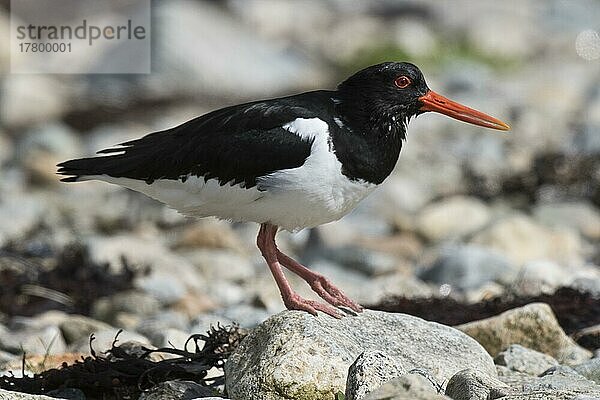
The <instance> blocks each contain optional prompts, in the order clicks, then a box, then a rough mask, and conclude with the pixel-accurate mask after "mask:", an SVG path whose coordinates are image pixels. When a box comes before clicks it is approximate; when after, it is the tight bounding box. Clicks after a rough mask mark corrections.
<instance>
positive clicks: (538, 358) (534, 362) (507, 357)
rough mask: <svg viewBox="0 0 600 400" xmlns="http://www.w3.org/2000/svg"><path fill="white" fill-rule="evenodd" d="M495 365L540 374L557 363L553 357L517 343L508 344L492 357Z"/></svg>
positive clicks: (530, 373)
mask: <svg viewBox="0 0 600 400" xmlns="http://www.w3.org/2000/svg"><path fill="white" fill-rule="evenodd" d="M494 361H495V363H496V365H503V366H505V367H507V368H508V369H510V370H513V371H517V372H524V373H526V374H529V375H540V374H541V373H543V372H544V371H546V370H548V369H549V368H552V367H555V366H557V365H558V361H556V360H555V359H554V358H553V357H550V356H549V355H547V354H544V353H540V352H539V351H535V350H531V349H528V348H526V347H523V346H521V345H518V344H513V345H510V346H509V347H508V348H507V349H506V350H504V351H502V352H501V353H500V354H498V355H497V356H496V358H495V359H494Z"/></svg>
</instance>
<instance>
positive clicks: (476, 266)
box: [420, 244, 518, 290]
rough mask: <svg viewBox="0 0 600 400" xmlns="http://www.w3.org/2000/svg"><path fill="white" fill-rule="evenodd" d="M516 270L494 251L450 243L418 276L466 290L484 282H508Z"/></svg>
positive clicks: (514, 275) (481, 247) (515, 273)
mask: <svg viewBox="0 0 600 400" xmlns="http://www.w3.org/2000/svg"><path fill="white" fill-rule="evenodd" d="M517 271H518V270H517V268H516V266H515V265H514V264H513V263H511V262H510V261H509V260H508V259H507V258H506V257H504V256H503V255H502V254H501V253H499V252H497V251H494V250H491V249H488V248H485V247H483V246H477V245H472V244H470V245H452V246H446V247H444V248H442V249H441V251H440V255H439V256H438V258H437V259H436V260H435V261H434V263H433V265H432V266H431V267H430V268H428V269H426V270H424V271H423V272H422V273H421V274H420V278H421V279H423V280H425V281H431V282H435V283H437V284H449V285H451V286H452V287H456V288H457V289H460V290H467V289H475V288H478V287H480V286H481V285H483V284H485V283H487V282H494V281H502V282H509V281H510V280H512V279H514V278H515V277H516V275H517Z"/></svg>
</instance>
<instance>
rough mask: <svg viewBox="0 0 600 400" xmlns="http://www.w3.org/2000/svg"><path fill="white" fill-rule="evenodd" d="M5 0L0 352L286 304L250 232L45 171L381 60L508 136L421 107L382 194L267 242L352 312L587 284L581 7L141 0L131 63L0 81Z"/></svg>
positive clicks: (588, 122) (55, 348) (593, 77)
mask: <svg viewBox="0 0 600 400" xmlns="http://www.w3.org/2000/svg"><path fill="white" fill-rule="evenodd" d="M6 3H7V2H6V1H3V2H0V4H1V5H2V6H1V7H0V71H1V72H2V76H0V87H1V89H0V361H2V357H4V358H6V359H10V358H11V357H14V354H17V353H18V352H19V351H20V349H27V350H28V351H30V352H33V353H35V352H38V353H39V352H42V353H43V352H45V351H50V352H56V353H60V352H64V351H65V350H67V349H68V350H71V351H87V349H88V343H87V340H88V337H87V335H88V334H89V333H90V332H92V331H94V332H104V331H106V332H109V333H106V335H105V336H106V340H112V337H113V335H114V331H115V328H124V329H125V330H126V332H125V334H126V335H127V336H126V337H125V340H126V339H129V338H133V339H136V340H140V341H143V342H146V343H147V342H150V343H153V344H155V345H157V346H162V345H167V343H168V342H171V343H174V344H176V345H178V346H180V345H181V344H182V343H183V341H185V339H186V338H187V337H188V335H189V334H190V333H192V332H203V331H205V330H206V329H208V326H209V325H210V324H211V323H216V322H217V321H220V322H222V323H229V322H231V321H237V322H239V323H240V324H241V325H242V326H244V327H252V326H254V325H256V324H257V323H259V322H260V321H262V320H264V319H265V318H267V317H268V316H269V315H271V314H273V313H275V312H278V311H280V310H282V309H283V304H282V302H281V299H280V298H279V293H278V291H277V287H276V285H275V284H274V282H273V279H272V277H271V276H270V274H269V272H268V269H267V268H266V266H265V265H264V262H263V260H262V258H261V257H260V254H259V252H258V251H257V250H256V248H255V245H254V243H255V235H256V233H257V229H258V228H257V226H256V224H230V223H227V222H223V221H217V220H214V219H206V220H189V219H186V218H184V217H182V216H180V215H178V214H177V213H176V212H174V211H173V210H170V209H167V208H166V207H164V206H162V205H161V204H159V203H156V202H155V201H153V200H151V199H149V198H146V197H144V196H143V195H140V194H138V193H134V192H130V191H127V190H125V189H122V188H119V187H115V186H111V185H108V184H105V183H95V182H88V183H82V184H62V183H59V182H58V178H57V176H56V175H55V165H56V163H58V162H60V161H64V160H67V159H70V158H74V157H81V156H87V155H91V154H93V153H94V152H96V151H97V150H100V149H103V148H106V147H109V146H111V145H114V144H116V143H120V142H124V141H127V140H129V139H132V138H137V137H140V136H142V135H144V134H146V133H149V132H151V131H156V130H162V129H166V128H169V127H172V126H175V125H178V124H180V123H182V122H184V121H186V120H188V119H191V118H193V117H195V116H198V115H201V114H203V113H205V112H208V111H210V110H213V109H216V108H219V107H223V106H226V105H230V104H235V103H239V102H244V101H249V100H255V99H258V98H269V97H276V96H279V95H287V94H291V93H296V92H300V91H306V90H313V89H320V88H335V86H336V84H337V83H338V82H340V81H341V80H343V79H345V78H346V77H347V76H349V75H351V74H352V73H353V72H355V71H357V70H358V69H360V68H362V67H365V66H368V65H371V64H375V63H378V62H382V61H410V62H413V63H415V64H417V65H418V66H419V67H420V68H421V70H422V71H423V73H424V74H425V77H426V79H427V81H428V84H429V86H430V87H431V88H432V89H434V90H435V91H437V92H439V93H441V94H443V95H446V96H448V97H450V98H452V99H454V100H457V101H460V102H462V103H464V104H466V105H469V106H472V107H474V108H476V109H478V110H481V111H484V112H486V113H489V114H491V115H494V116H495V117H498V118H500V119H502V120H504V121H506V122H508V123H509V124H510V125H511V126H512V131H511V132H509V133H499V132H496V131H491V130H484V129H481V128H477V127H472V126H468V125H466V124H463V123H459V122H457V121H454V120H451V119H448V118H445V117H442V116H437V115H430V114H426V115H423V116H420V117H419V118H417V119H416V120H413V121H412V122H411V126H410V128H409V132H408V140H407V142H406V143H405V145H404V147H403V149H402V154H401V157H400V160H399V162H398V165H397V167H396V170H395V172H394V173H393V175H392V176H390V177H389V178H388V179H387V181H386V182H385V184H384V185H383V186H382V187H381V188H380V189H379V190H378V191H376V192H375V193H374V194H373V195H371V197H370V198H368V199H367V200H365V201H364V202H363V203H362V205H361V206H360V207H359V208H358V209H357V210H356V211H354V212H353V213H352V214H350V215H348V216H347V217H345V218H344V219H342V220H341V221H339V222H335V223H331V224H328V225H326V226H322V227H320V228H318V229H316V230H313V231H302V232H299V233H296V234H289V233H283V234H280V236H279V242H280V244H281V247H282V248H284V249H285V250H288V251H289V252H290V253H292V254H294V255H295V256H297V257H298V258H299V259H300V260H302V261H303V262H305V263H307V264H308V265H309V266H311V267H312V268H314V269H315V270H318V271H320V272H322V273H324V274H326V275H327V276H328V277H330V278H331V279H332V280H333V281H334V282H335V283H336V284H337V285H338V286H339V287H341V288H342V289H344V290H345V291H346V293H347V294H348V295H349V296H351V297H353V298H354V299H355V300H358V301H359V302H361V303H362V304H366V305H376V304H378V303H380V302H382V301H383V300H384V299H386V298H389V296H404V297H407V298H411V299H419V298H432V297H433V298H446V297H451V298H454V299H456V300H458V301H461V302H465V303H476V302H480V301H482V300H485V299H488V298H492V297H495V296H512V295H522V296H523V295H538V294H542V293H546V294H549V293H553V292H554V291H555V290H556V289H557V288H559V287H561V286H568V287H572V288H577V289H579V290H582V291H586V292H589V293H592V294H594V295H595V296H600V267H599V265H600V245H599V244H600V39H599V38H598V33H597V32H598V30H600V25H599V24H600V2H599V1H595V0H581V1H577V2H575V1H566V0H544V1H542V0H539V1H504V2H496V1H481V0H479V1H475V0H472V1H469V0H458V1H435V0H424V1H408V0H397V1H393V0H376V1H359V0H328V1H311V0H302V1H280V0H244V1H242V0H229V1H200V0H187V1H186V0H174V1H154V2H153V10H152V12H153V15H152V18H153V26H152V29H153V30H152V43H153V44H152V73H151V74H145V75H131V74H130V75H97V74H96V75H95V74H87V75H86V74H83V75H50V74H11V73H9V65H10V63H9V43H8V30H9V10H8V6H7V4H6ZM93 56H94V57H95V60H96V62H100V63H101V62H102V59H103V57H111V56H113V55H112V54H102V53H101V52H100V53H98V54H94V55H93ZM290 278H292V282H293V283H294V285H295V287H296V289H298V291H299V292H300V293H301V294H303V295H306V296H311V292H310V290H308V288H307V287H305V286H304V283H303V282H302V281H300V280H294V278H295V277H290ZM49 310H54V311H51V312H48V311H49ZM65 313H67V314H80V315H85V316H88V317H91V318H90V319H85V321H86V322H85V324H84V323H80V325H77V323H76V321H80V322H81V320H76V319H73V318H74V317H72V316H70V315H67V314H65ZM65 321H68V323H65ZM86 324H87V325H86ZM65 326H71V327H77V329H75V328H74V329H75V333H74V331H73V330H70V331H69V330H65ZM61 327H62V329H61ZM110 332H112V333H110ZM97 336H98V337H104V336H101V334H99V333H97ZM15 338H19V339H18V343H17V342H15V340H17V339H15ZM19 346H20V347H19ZM48 349H50V350H48Z"/></svg>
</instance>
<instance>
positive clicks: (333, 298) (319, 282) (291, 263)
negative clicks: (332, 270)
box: [277, 250, 363, 312]
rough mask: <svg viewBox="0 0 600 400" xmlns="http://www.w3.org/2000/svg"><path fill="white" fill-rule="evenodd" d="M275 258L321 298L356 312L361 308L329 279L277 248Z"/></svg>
mask: <svg viewBox="0 0 600 400" xmlns="http://www.w3.org/2000/svg"><path fill="white" fill-rule="evenodd" d="M277 259H278V260H279V262H281V264H282V265H283V266H284V267H286V268H287V269H289V270H290V271H292V272H293V273H295V274H296V275H298V276H299V277H301V278H302V279H304V280H305V281H306V282H307V283H308V284H309V285H310V287H311V288H312V290H314V291H315V293H317V294H318V295H319V296H320V297H321V298H322V299H323V300H325V301H326V302H328V303H329V304H331V305H333V306H336V307H339V306H343V307H348V308H350V309H351V310H354V311H356V312H361V311H362V310H363V308H362V307H361V306H360V305H359V304H357V303H355V302H354V301H352V300H351V299H350V298H349V297H348V296H346V295H345V294H344V293H343V292H342V291H341V290H340V289H338V288H337V287H336V286H335V285H334V284H333V283H331V281H330V280H329V279H327V278H326V277H324V276H323V275H321V274H319V273H317V272H314V271H311V270H310V269H308V268H306V267H305V266H304V265H302V264H300V263H299V262H298V261H296V260H294V259H293V258H291V257H289V256H287V255H285V254H284V253H282V252H281V251H279V250H277Z"/></svg>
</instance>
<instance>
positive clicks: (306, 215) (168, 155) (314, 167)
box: [58, 62, 510, 317]
mask: <svg viewBox="0 0 600 400" xmlns="http://www.w3.org/2000/svg"><path fill="white" fill-rule="evenodd" d="M427 111H436V112H439V113H442V114H445V115H448V116H450V117H453V118H456V119H458V120H461V121H465V122H469V123H471V124H475V125H480V126H483V127H487V128H492V129H499V130H508V129H510V128H509V126H508V125H506V124H505V123H504V122H502V121H500V120H498V119H496V118H493V117H491V116H489V115H486V114H483V113H481V112H479V111H476V110H473V109H471V108H468V107H465V106H463V105H461V104H458V103H456V102H454V101H451V100H449V99H447V98H445V97H443V96H441V95H439V94H437V93H435V92H433V91H431V90H430V89H429V88H428V87H427V84H426V83H425V79H424V78H423V74H422V73H421V71H420V70H419V68H417V67H416V66H415V65H413V64H410V63H405V62H401V63H397V62H387V63H383V64H378V65H373V66H371V67H368V68H365V69H363V70H361V71H359V72H357V73H356V74H354V75H352V76H351V77H349V78H348V79H346V80H345V81H344V82H342V83H341V84H340V85H339V86H338V87H337V90H333V91H330V90H317V91H312V92H307V93H302V94H297V95H293V96H288V97H281V98H276V99H270V100H259V101H254V102H251V103H246V104H240V105H234V106H231V107H226V108H222V109H220V110H216V111H213V112H210V113H208V114H205V115H202V116H200V117H197V118H195V119H192V120H190V121H188V122H185V123H183V124H182V125H179V126H176V127H174V128H171V129H167V130H164V131H160V132H155V133H150V134H148V135H146V136H144V137H142V138H140V139H137V140H132V141H129V142H125V143H122V144H121V145H117V146H115V147H113V148H109V149H106V150H102V151H99V152H98V154H102V156H98V157H91V158H81V159H76V160H70V161H66V162H63V163H61V164H59V165H58V167H59V169H58V173H59V174H61V175H67V176H68V177H66V178H63V179H62V181H64V182H80V181H87V180H100V181H104V182H108V183H113V184H117V185H120V186H124V187H126V188H129V189H132V190H136V191H138V192H142V193H144V194H146V195H148V196H150V197H152V198H154V199H156V200H159V201H161V202H163V203H165V204H167V205H168V206H170V207H172V208H174V209H176V210H177V211H179V212H181V213H183V214H184V215H187V216H193V217H207V216H215V217H218V218H222V219H227V220H231V221H253V222H257V223H259V224H260V230H259V232H258V238H257V245H258V248H259V249H260V251H261V253H262V255H263V257H264V258H265V260H266V262H267V265H268V266H269V269H270V270H271V273H272V274H273V276H274V278H275V281H276V283H277V285H278V286H279V290H280V292H281V296H282V298H283V302H284V303H285V306H286V307H287V308H288V309H294V310H304V311H308V312H309V313H311V314H313V315H316V314H317V311H321V312H324V313H326V314H329V315H331V316H333V317H341V315H342V314H341V313H340V312H339V309H338V308H336V307H347V308H349V309H351V310H354V311H355V312H360V311H361V310H362V308H361V306H360V305H359V304H357V303H355V302H354V301H352V300H351V299H350V298H348V297H347V296H346V295H344V293H343V292H342V291H341V290H340V289H338V288H337V287H335V286H334V285H333V284H332V283H331V282H330V281H329V280H328V279H327V278H326V277H324V276H323V275H321V274H319V273H316V272H314V271H311V270H310V269H308V268H306V267H305V266H303V265H302V264H300V263H298V262H297V261H295V260H293V259H292V258H291V257H289V256H287V255H285V254H284V253H282V252H281V251H280V250H279V249H278V248H277V245H276V244H275V235H276V233H277V230H278V229H280V228H281V229H285V230H288V231H297V230H300V229H303V228H308V227H315V226H317V225H321V224H325V223H327V222H331V221H335V220H338V219H340V218H341V217H343V216H344V215H345V214H347V213H348V212H350V211H351V210H352V209H353V208H355V207H356V206H357V204H358V203H359V202H360V201H361V200H362V199H364V198H365V197H366V196H367V195H368V194H369V193H371V192H372V191H373V190H374V189H375V188H376V187H377V186H379V185H380V184H381V183H383V181H384V180H385V178H386V177H387V176H389V175H390V173H391V172H392V170H393V169H394V166H395V164H396V162H397V160H398V157H399V155H400V148H401V147H402V143H403V141H404V140H405V139H406V128H407V125H408V123H409V121H410V119H411V118H412V117H415V116H417V115H419V114H422V113H425V112H427ZM282 266H283V267H285V268H287V269H288V270H290V271H291V272H293V273H295V274H297V275H299V276H300V277H301V278H302V279H304V280H305V281H306V282H307V283H308V284H309V285H310V287H311V288H312V290H314V291H315V292H316V293H317V294H318V295H319V296H320V297H321V298H322V299H323V300H325V302H327V303H329V304H326V303H322V302H317V301H313V300H308V299H304V298H302V297H300V296H299V295H298V294H297V293H296V292H295V291H294V290H293V289H292V287H291V286H290V284H289V282H288V281H287V279H286V278H285V275H284V274H283V271H282Z"/></svg>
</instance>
